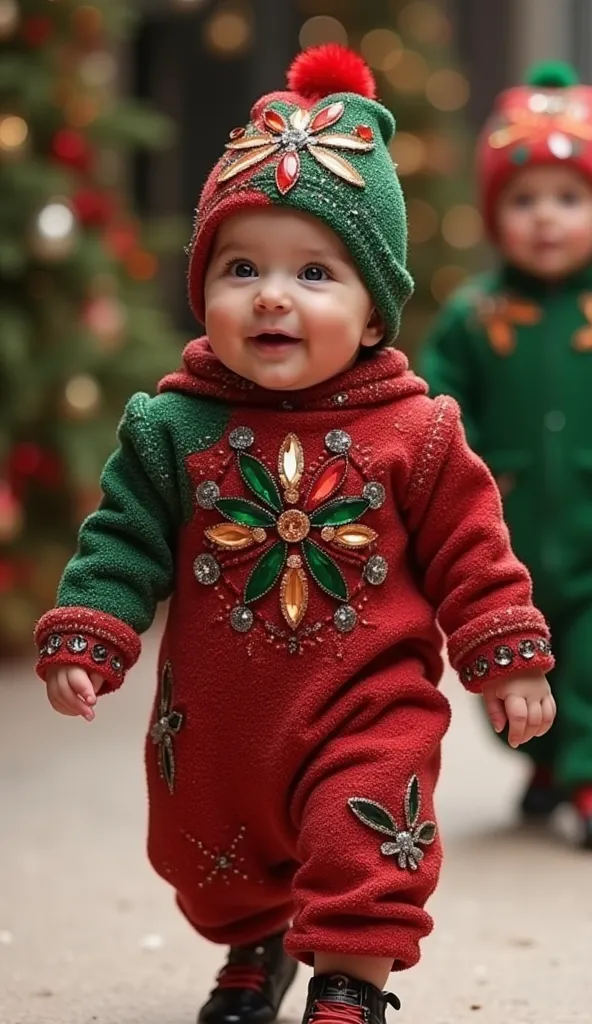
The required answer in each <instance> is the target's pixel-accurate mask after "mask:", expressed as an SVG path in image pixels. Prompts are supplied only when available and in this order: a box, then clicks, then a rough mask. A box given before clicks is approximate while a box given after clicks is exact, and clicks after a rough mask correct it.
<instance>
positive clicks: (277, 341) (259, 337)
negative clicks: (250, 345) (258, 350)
mask: <svg viewBox="0 0 592 1024" xmlns="http://www.w3.org/2000/svg"><path fill="white" fill-rule="evenodd" d="M251 341H255V342H257V343H258V344H260V345H297V344H298V342H299V341H301V339H300V338H294V337H292V335H290V334H282V333H279V332H277V331H261V332H260V333H259V334H255V335H253V337H252V338H251Z"/></svg>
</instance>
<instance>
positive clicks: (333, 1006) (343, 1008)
mask: <svg viewBox="0 0 592 1024" xmlns="http://www.w3.org/2000/svg"><path fill="white" fill-rule="evenodd" d="M312 1021H313V1022H314V1024H363V1022H364V1014H363V1013H362V1009H361V1007H360V1006H347V1005H346V1004H345V1003H323V1002H322V1001H321V1002H318V1003H316V1005H315V1008H314V1012H313V1015H312Z"/></svg>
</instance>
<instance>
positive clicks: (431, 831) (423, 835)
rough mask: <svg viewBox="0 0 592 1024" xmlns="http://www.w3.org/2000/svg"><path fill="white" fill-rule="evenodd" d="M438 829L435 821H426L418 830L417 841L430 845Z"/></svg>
mask: <svg viewBox="0 0 592 1024" xmlns="http://www.w3.org/2000/svg"><path fill="white" fill-rule="evenodd" d="M437 831H438V829H437V826H436V822H435V821H424V823H423V825H420V826H419V828H418V830H417V834H416V836H415V842H416V843H423V844H424V846H428V845H429V844H430V843H433V842H434V839H435V838H436V832H437Z"/></svg>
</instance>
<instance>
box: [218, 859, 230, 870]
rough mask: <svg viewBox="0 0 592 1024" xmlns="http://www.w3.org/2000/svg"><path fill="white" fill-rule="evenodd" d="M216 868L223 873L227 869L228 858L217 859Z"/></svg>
mask: <svg viewBox="0 0 592 1024" xmlns="http://www.w3.org/2000/svg"><path fill="white" fill-rule="evenodd" d="M218 867H219V868H220V870H221V871H224V870H225V869H226V868H229V867H230V861H229V859H228V857H218Z"/></svg>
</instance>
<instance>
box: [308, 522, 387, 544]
mask: <svg viewBox="0 0 592 1024" xmlns="http://www.w3.org/2000/svg"><path fill="white" fill-rule="evenodd" d="M321 536H322V534H321ZM377 537H378V534H377V533H376V531H375V530H371V529H370V527H369V526H361V525H360V524H359V523H351V524H350V525H349V526H338V527H337V529H336V530H335V536H334V537H333V538H332V543H333V544H337V545H338V546H339V547H340V548H349V549H350V550H351V549H356V548H366V547H368V545H369V544H372V541H375V540H376V538H377Z"/></svg>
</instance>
